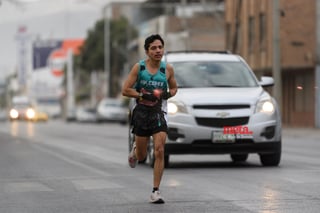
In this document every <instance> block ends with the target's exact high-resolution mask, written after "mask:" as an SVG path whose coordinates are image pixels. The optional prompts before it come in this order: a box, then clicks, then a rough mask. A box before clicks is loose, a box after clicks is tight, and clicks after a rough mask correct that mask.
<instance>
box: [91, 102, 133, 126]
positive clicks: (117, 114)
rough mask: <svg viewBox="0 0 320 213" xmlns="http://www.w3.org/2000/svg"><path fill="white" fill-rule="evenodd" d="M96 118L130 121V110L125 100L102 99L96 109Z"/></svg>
mask: <svg viewBox="0 0 320 213" xmlns="http://www.w3.org/2000/svg"><path fill="white" fill-rule="evenodd" d="M96 110H97V111H96V120H97V121H98V122H119V123H121V124H126V123H127V122H128V110H127V107H126V106H125V105H124V103H123V100H121V99H117V98H104V99H102V100H101V101H100V102H99V103H98V106H97V109H96Z"/></svg>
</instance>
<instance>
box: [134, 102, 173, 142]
mask: <svg viewBox="0 0 320 213" xmlns="http://www.w3.org/2000/svg"><path fill="white" fill-rule="evenodd" d="M131 124H132V125H133V130H132V133H134V134H135V135H137V136H142V137H148V136H151V135H153V134H155V133H158V132H167V130H168V127H167V122H166V120H165V118H164V112H163V111H161V110H157V108H154V107H148V106H144V105H141V104H138V105H136V107H135V108H134V110H133V114H132V120H131Z"/></svg>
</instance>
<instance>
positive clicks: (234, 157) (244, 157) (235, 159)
mask: <svg viewBox="0 0 320 213" xmlns="http://www.w3.org/2000/svg"><path fill="white" fill-rule="evenodd" d="M248 156H249V155H248V154H231V159H232V161H233V162H235V163H237V162H245V161H246V160H247V159H248Z"/></svg>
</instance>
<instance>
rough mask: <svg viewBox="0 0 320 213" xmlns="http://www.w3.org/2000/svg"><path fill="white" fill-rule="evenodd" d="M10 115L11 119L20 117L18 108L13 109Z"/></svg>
mask: <svg viewBox="0 0 320 213" xmlns="http://www.w3.org/2000/svg"><path fill="white" fill-rule="evenodd" d="M9 115H10V118H11V119H16V118H18V117H19V112H18V111H17V110H16V109H11V110H10V112H9Z"/></svg>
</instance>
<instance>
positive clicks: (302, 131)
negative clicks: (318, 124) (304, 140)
mask: <svg viewBox="0 0 320 213" xmlns="http://www.w3.org/2000/svg"><path fill="white" fill-rule="evenodd" d="M282 135H286V136H290V137H299V138H300V137H303V136H304V135H305V136H308V138H310V137H311V138H315V139H319V141H320V129H319V128H312V127H310V128H305V127H283V128H282Z"/></svg>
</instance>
